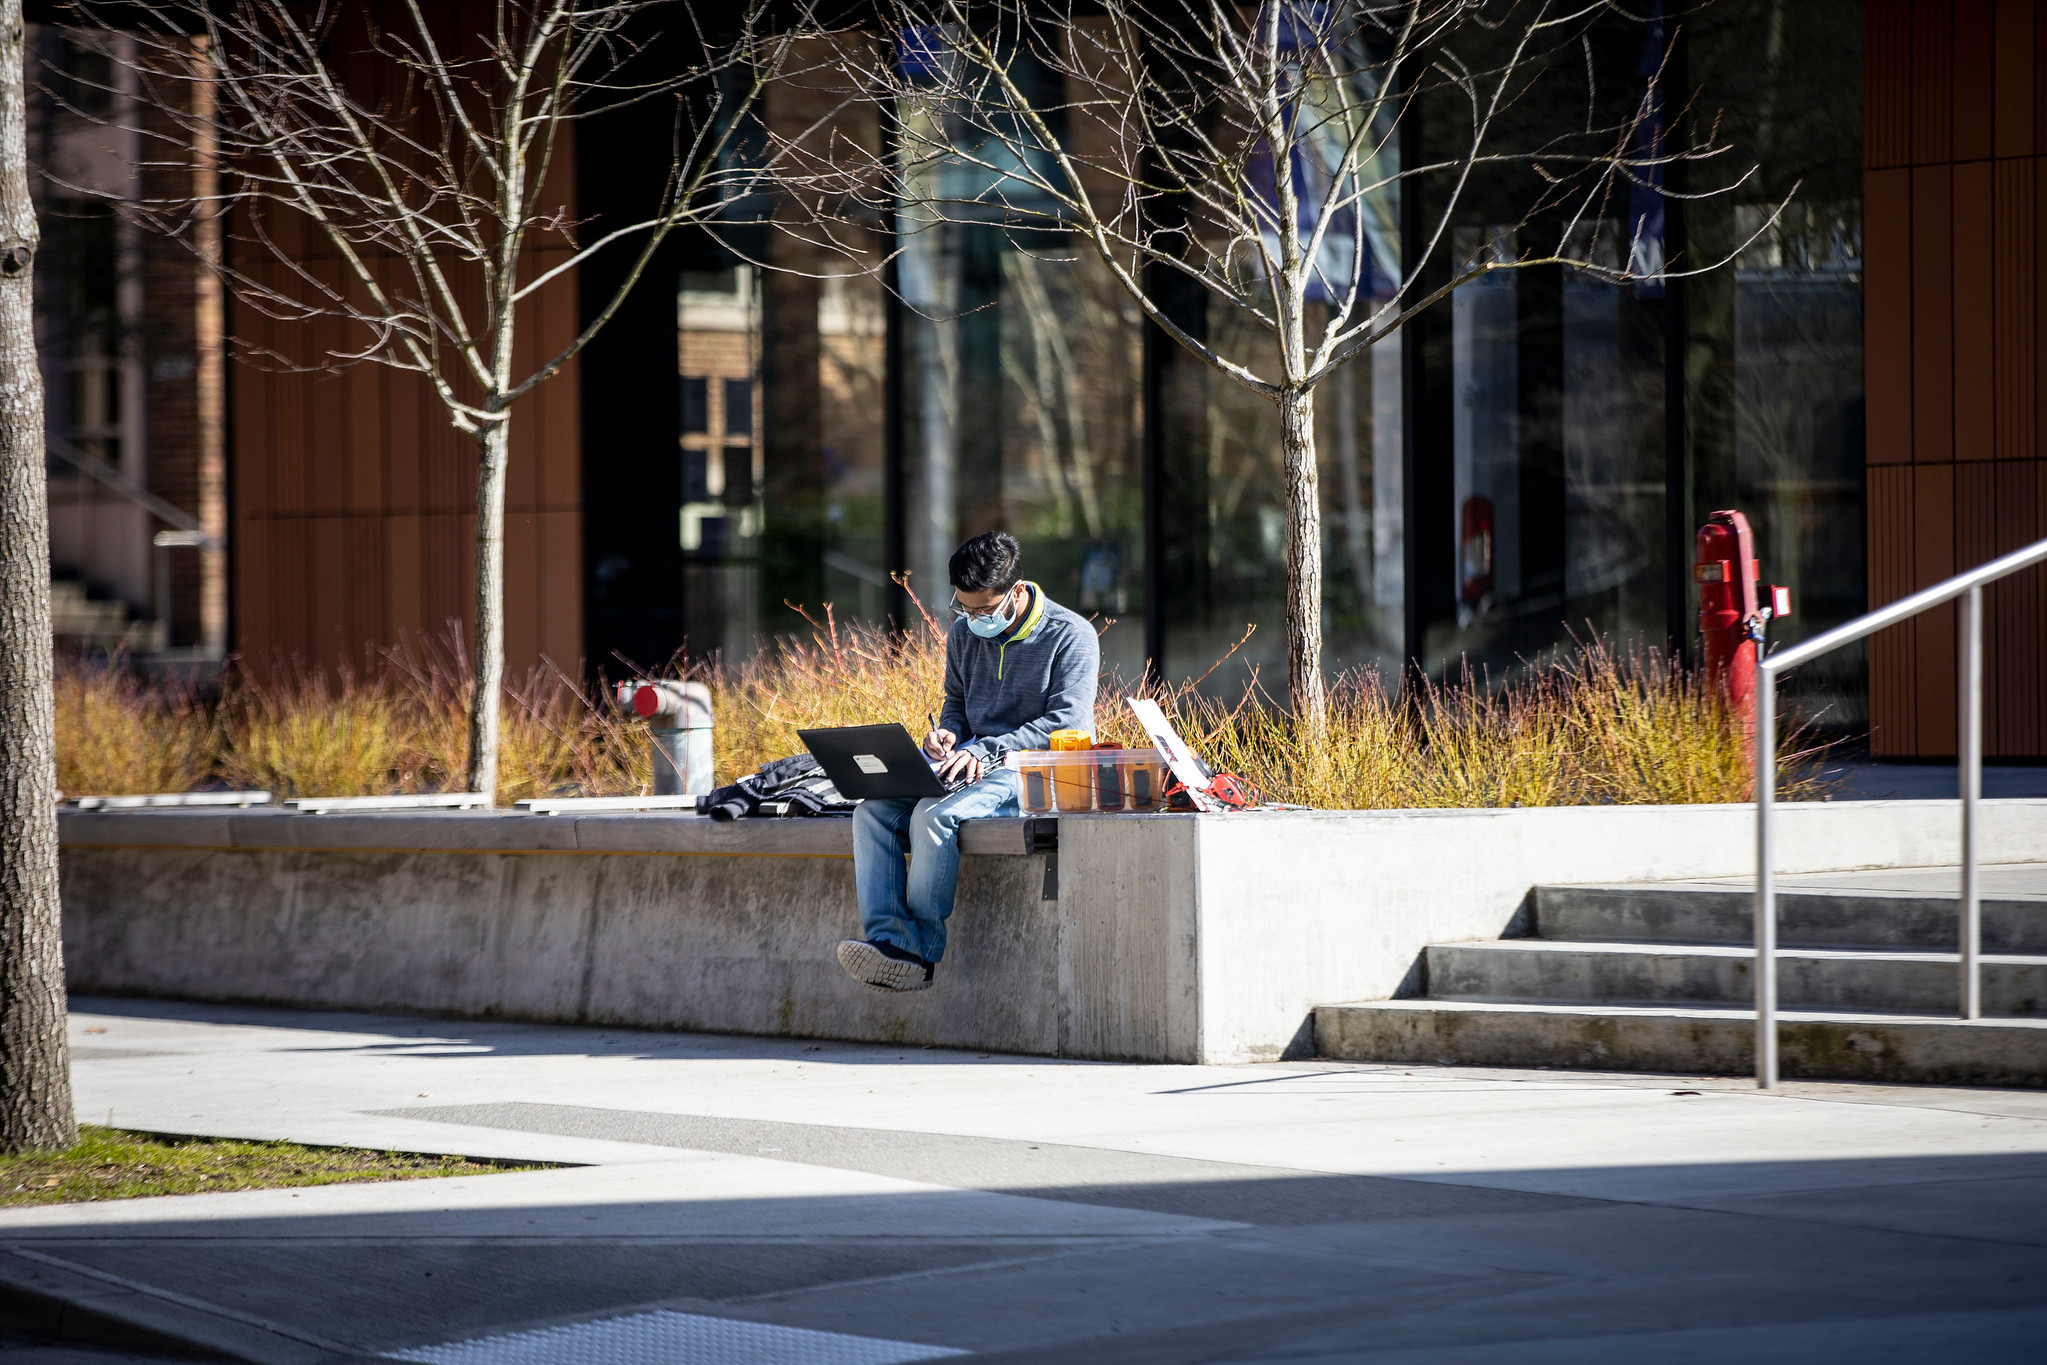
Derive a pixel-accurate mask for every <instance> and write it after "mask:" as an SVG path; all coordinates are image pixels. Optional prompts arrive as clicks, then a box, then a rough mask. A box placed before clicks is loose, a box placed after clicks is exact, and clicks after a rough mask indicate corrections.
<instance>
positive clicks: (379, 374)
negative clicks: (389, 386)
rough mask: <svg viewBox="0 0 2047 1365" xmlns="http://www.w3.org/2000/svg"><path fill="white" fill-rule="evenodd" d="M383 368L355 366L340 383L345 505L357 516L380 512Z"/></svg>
mask: <svg viewBox="0 0 2047 1365" xmlns="http://www.w3.org/2000/svg"><path fill="white" fill-rule="evenodd" d="M385 368H386V367H384V366H382V365H357V366H355V367H354V368H352V369H350V370H349V371H348V372H347V374H345V375H344V376H343V377H342V381H341V401H342V404H343V406H344V408H345V409H346V411H347V415H348V454H347V460H348V471H347V472H348V486H347V489H346V497H347V506H348V510H349V511H350V512H351V513H353V514H355V515H357V516H361V515H364V514H376V513H381V512H382V511H383V510H384V373H385Z"/></svg>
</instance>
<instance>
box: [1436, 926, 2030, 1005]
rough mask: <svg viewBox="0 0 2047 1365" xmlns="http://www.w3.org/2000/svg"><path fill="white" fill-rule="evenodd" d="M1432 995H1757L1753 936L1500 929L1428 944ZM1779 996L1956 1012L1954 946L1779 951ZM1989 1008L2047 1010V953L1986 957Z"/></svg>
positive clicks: (1550, 999)
mask: <svg viewBox="0 0 2047 1365" xmlns="http://www.w3.org/2000/svg"><path fill="white" fill-rule="evenodd" d="M1428 957H1429V965H1428V980H1429V998H1430V999H1432V1000H1456V1001H1464V1000H1475V1001H1493V1002H1498V1003H1512V1002H1527V1003H1532V1004H1558V1003H1567V1002H1571V1001H1581V1002H1582V1001H1588V1000H1612V1001H1615V1002H1632V1003H1636V1004H1644V1005H1647V1004H1672V1005H1682V1004H1739V1003H1744V1002H1746V1001H1749V1000H1753V999H1754V998H1755V985H1754V974H1753V968H1754V961H1755V955H1754V953H1753V952H1752V951H1751V950H1750V949H1749V948H1748V947H1747V946H1746V945H1744V946H1740V947H1735V946H1731V945H1713V944H1695V945H1686V946H1677V945H1669V944H1653V943H1556V942H1551V941H1549V940H1547V939H1500V940H1498V941H1495V942H1492V943H1443V944H1437V945H1435V946H1433V947H1431V948H1430V949H1429V950H1428ZM1777 999H1778V1003H1779V1004H1780V1006H1782V1007H1783V1008H1786V1009H1816V1010H1885V1011H1890V1010H1904V1011H1908V1012H1911V1013H1916V1014H1952V1013H1954V1012H1955V1010H1956V1009H1957V1007H1958V1006H1959V1004H1960V1001H1961V963H1960V958H1959V955H1958V954H1955V953H1913V952H1901V951H1896V950H1891V951H1867V950H1862V951H1857V950H1852V949H1840V948H1832V949H1829V948H1798V949H1790V950H1780V951H1779V953H1778V956H1777ZM1983 1009H1984V1012H1985V1013H1986V1014H2015V1015H2035V1014H2038V1015H2047V957H2043V956H2016V955H2010V956H1990V955H1986V956H1985V958H1984V959H1983Z"/></svg>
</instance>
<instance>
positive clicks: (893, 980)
mask: <svg viewBox="0 0 2047 1365" xmlns="http://www.w3.org/2000/svg"><path fill="white" fill-rule="evenodd" d="M839 965H840V966H841V967H844V968H845V969H846V975H847V976H850V977H852V978H853V979H854V980H855V981H858V982H859V983H860V984H861V985H863V986H868V987H871V988H873V989H874V990H877V991H928V990H930V989H931V976H932V973H933V971H934V970H935V969H934V968H933V966H932V964H931V963H929V962H926V961H925V960H924V959H923V958H921V957H918V956H917V955H916V954H915V953H911V952H905V951H904V950H903V949H901V948H898V947H896V945H895V944H893V943H869V942H867V941H866V940H864V939H857V938H849V939H847V940H846V941H845V942H844V943H841V944H840V945H839Z"/></svg>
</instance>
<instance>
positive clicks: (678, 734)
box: [618, 682, 717, 796]
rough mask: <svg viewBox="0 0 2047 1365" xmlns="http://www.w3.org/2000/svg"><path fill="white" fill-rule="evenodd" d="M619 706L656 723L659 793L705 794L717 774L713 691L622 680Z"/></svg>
mask: <svg viewBox="0 0 2047 1365" xmlns="http://www.w3.org/2000/svg"><path fill="white" fill-rule="evenodd" d="M618 704H619V705H620V706H630V707H631V708H632V709H633V713H634V714H635V715H638V716H641V717H643V718H644V719H646V720H650V721H652V722H653V726H652V727H651V732H652V736H653V741H654V795H656V796H702V795H703V794H704V793H706V792H708V791H710V790H711V789H712V788H713V787H714V786H716V785H717V783H716V782H715V781H713V780H712V777H711V739H712V731H711V689H710V688H708V687H706V686H705V685H704V684H702V683H700V682H622V683H620V684H619V685H618Z"/></svg>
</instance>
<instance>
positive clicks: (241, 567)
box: [228, 514, 277, 663]
mask: <svg viewBox="0 0 2047 1365" xmlns="http://www.w3.org/2000/svg"><path fill="white" fill-rule="evenodd" d="M228 534H229V536H230V542H229V543H230V544H232V545H233V547H234V554H233V555H232V556H231V557H230V559H229V561H228V562H229V565H230V568H231V571H232V575H233V577H232V580H231V585H230V592H231V593H232V594H233V600H234V622H235V626H236V638H235V641H234V648H235V649H236V650H238V651H239V652H240V653H241V655H242V657H243V659H244V660H245V661H246V662H248V663H260V661H262V660H264V659H267V658H269V657H270V652H271V648H272V645H271V639H270V631H271V605H270V599H271V595H272V594H273V593H274V592H275V591H276V587H277V574H276V571H275V570H274V569H273V568H272V566H271V563H270V525H269V523H268V522H266V521H261V520H256V519H252V518H250V517H247V516H243V515H239V514H238V515H236V517H235V518H234V523H233V526H232V528H231V530H230V531H229V533H228Z"/></svg>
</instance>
